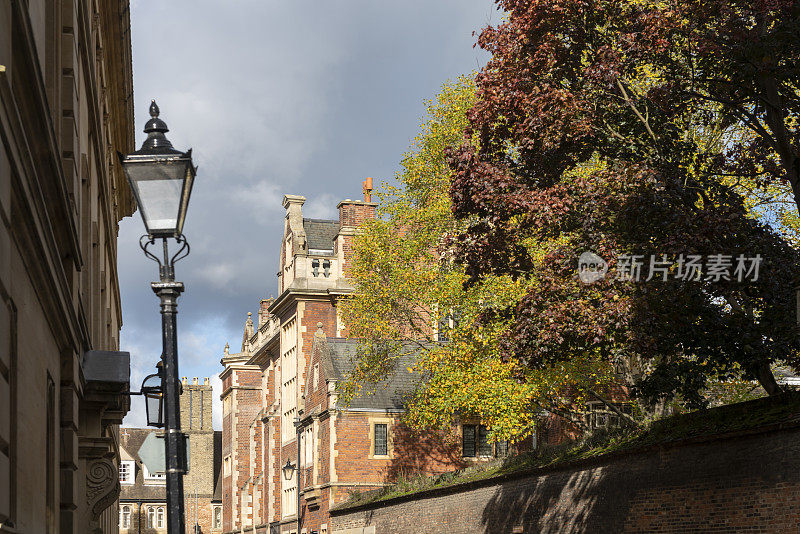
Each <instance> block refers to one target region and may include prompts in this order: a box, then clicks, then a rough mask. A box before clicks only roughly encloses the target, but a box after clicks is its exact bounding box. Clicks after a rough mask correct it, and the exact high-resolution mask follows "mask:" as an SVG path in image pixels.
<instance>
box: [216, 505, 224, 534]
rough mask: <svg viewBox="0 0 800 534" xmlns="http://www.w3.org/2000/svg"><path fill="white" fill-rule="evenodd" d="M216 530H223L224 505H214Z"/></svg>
mask: <svg viewBox="0 0 800 534" xmlns="http://www.w3.org/2000/svg"><path fill="white" fill-rule="evenodd" d="M214 530H222V506H215V507H214Z"/></svg>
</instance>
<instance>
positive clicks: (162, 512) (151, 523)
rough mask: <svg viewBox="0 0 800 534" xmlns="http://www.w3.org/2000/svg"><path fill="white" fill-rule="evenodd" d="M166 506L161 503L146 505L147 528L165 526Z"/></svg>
mask: <svg viewBox="0 0 800 534" xmlns="http://www.w3.org/2000/svg"><path fill="white" fill-rule="evenodd" d="M166 523H167V507H166V506H165V505H163V504H156V505H150V506H147V528H166V526H167V524H166Z"/></svg>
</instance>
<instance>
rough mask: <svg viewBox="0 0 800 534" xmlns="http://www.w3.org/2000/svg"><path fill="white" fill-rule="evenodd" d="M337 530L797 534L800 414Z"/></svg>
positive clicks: (411, 503)
mask: <svg viewBox="0 0 800 534" xmlns="http://www.w3.org/2000/svg"><path fill="white" fill-rule="evenodd" d="M329 532H330V533H331V534H383V533H392V534H405V533H409V534H410V533H420V532H425V533H435V532H445V533H447V534H459V533H469V534H476V533H487V534H505V533H509V534H511V533H515V534H516V533H525V534H527V533H572V532H586V533H615V534H616V533H620V532H630V533H676V534H677V533H681V534H683V533H701V532H702V533H706V532H759V533H762V532H763V533H770V534H772V533H788V532H793V533H796V532H800V413H797V412H796V411H795V412H793V413H788V414H787V417H786V418H784V420H783V421H782V422H781V423H780V424H772V425H769V426H765V427H763V426H762V427H760V428H758V427H757V428H750V429H748V430H747V431H739V432H737V433H727V434H722V435H710V436H704V437H702V438H694V439H686V440H683V441H676V442H671V443H669V444H661V445H655V446H650V447H647V448H640V449H638V450H631V451H626V452H625V451H624V452H619V453H612V454H608V455H605V456H599V457H596V458H592V459H588V460H583V461H577V462H572V463H567V464H561V465H556V466H553V467H550V468H542V469H538V470H534V471H528V472H524V473H513V474H509V475H504V476H501V477H496V478H493V479H487V480H481V481H475V482H471V483H470V482H468V483H463V484H459V485H456V486H452V487H445V488H435V489H431V490H426V491H422V492H419V493H416V494H412V495H405V496H401V497H396V498H392V499H387V500H384V501H379V502H376V503H370V504H364V505H359V506H355V507H352V508H342V507H340V508H339V509H334V510H331V522H330V530H329Z"/></svg>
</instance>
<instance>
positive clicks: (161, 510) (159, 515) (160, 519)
mask: <svg viewBox="0 0 800 534" xmlns="http://www.w3.org/2000/svg"><path fill="white" fill-rule="evenodd" d="M165 512H166V508H165V507H163V506H159V507H158V510H157V511H156V528H164V514H165Z"/></svg>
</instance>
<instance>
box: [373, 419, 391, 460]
mask: <svg viewBox="0 0 800 534" xmlns="http://www.w3.org/2000/svg"><path fill="white" fill-rule="evenodd" d="M374 428H375V456H387V455H388V454H389V440H388V438H389V433H388V425H386V424H385V423H377V424H376V425H375V427H374Z"/></svg>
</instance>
